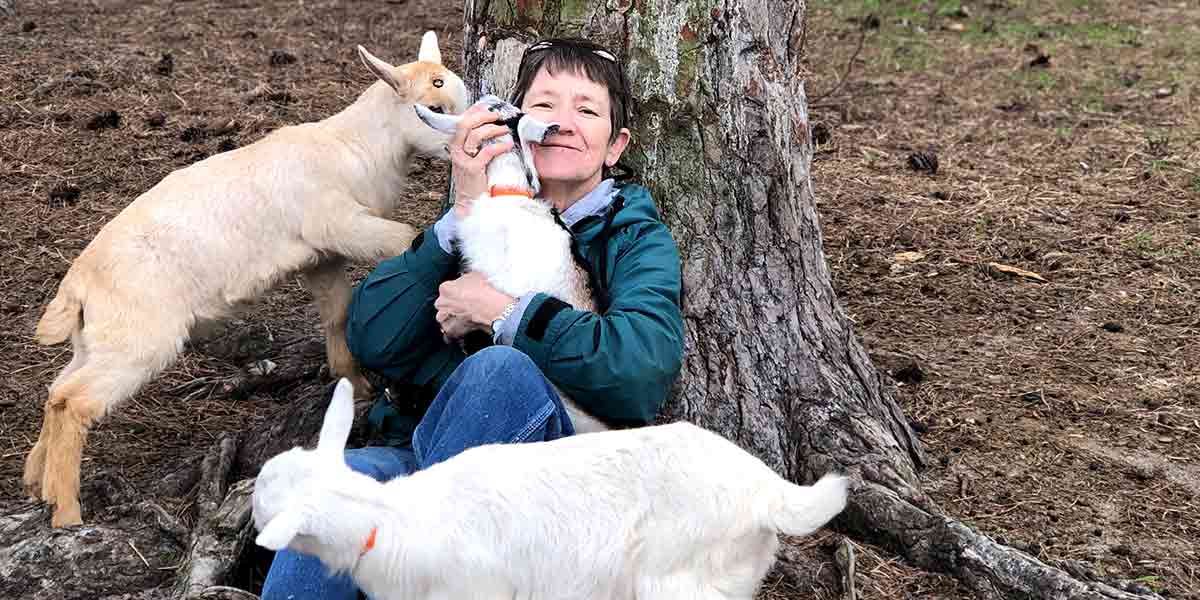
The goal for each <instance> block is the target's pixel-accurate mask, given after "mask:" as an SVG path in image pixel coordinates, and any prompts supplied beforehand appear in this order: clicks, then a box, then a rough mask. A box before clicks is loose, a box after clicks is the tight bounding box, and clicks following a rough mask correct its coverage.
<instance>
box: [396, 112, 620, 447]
mask: <svg viewBox="0 0 1200 600" xmlns="http://www.w3.org/2000/svg"><path fill="white" fill-rule="evenodd" d="M476 104H482V105H485V106H487V107H489V109H490V110H493V111H495V112H497V113H499V115H500V117H501V119H508V118H512V117H516V116H520V119H519V120H518V121H517V137H518V138H520V143H519V144H514V146H513V149H512V150H510V151H508V152H505V153H504V154H501V155H499V156H496V157H495V158H493V159H492V160H491V162H489V163H488V168H487V176H488V187H489V188H492V187H496V188H502V189H507V190H527V191H529V192H530V193H531V194H532V195H533V197H532V198H531V197H527V196H524V195H522V194H498V195H496V196H491V195H490V194H489V193H486V192H485V193H484V194H483V196H481V197H480V198H478V199H476V200H475V201H474V202H473V203H472V204H471V210H470V212H469V214H468V215H467V216H466V217H464V218H463V219H462V220H460V221H459V223H458V239H459V250H460V252H461V253H462V257H463V265H464V267H465V269H466V270H470V271H476V272H479V273H482V274H483V275H484V276H486V277H487V280H488V282H489V283H491V284H492V286H493V287H495V288H496V289H497V290H499V291H501V292H504V293H505V294H508V295H509V296H513V297H514V298H515V297H519V296H523V295H525V294H529V293H535V292H541V293H544V294H547V295H549V296H553V297H555V298H558V299H559V300H562V301H563V302H566V303H567V304H570V305H571V306H572V307H574V308H576V309H579V310H588V311H591V310H595V303H594V300H593V298H592V290H591V289H590V286H589V285H588V275H587V272H586V271H584V270H582V269H580V268H579V266H578V265H577V264H576V263H575V260H574V258H573V257H572V255H571V234H570V233H569V232H568V231H567V230H565V229H564V228H563V227H562V226H561V225H559V224H558V223H557V222H555V219H554V214H553V213H552V212H551V205H550V203H549V202H548V201H546V200H545V199H542V198H537V193H538V191H539V189H540V182H539V180H538V175H537V168H536V167H535V166H534V164H533V152H532V150H531V147H530V146H531V144H533V143H541V142H542V141H543V140H544V139H545V137H546V136H547V135H550V134H552V133H554V132H555V131H556V130H557V128H558V125H557V124H555V123H544V122H541V121H538V120H537V119H534V118H533V117H530V116H528V115H524V114H522V113H521V111H520V110H519V109H518V108H517V107H515V106H513V105H512V104H510V103H508V102H505V101H504V100H501V99H500V98H498V97H496V96H490V95H489V96H484V97H482V98H480V99H479V100H478V101H477V102H476ZM415 108H416V111H417V114H418V115H420V117H421V119H422V120H423V121H425V122H426V123H427V124H429V126H430V127H433V128H434V129H437V130H438V131H441V132H443V133H447V134H449V133H452V132H453V131H454V128H455V126H456V125H457V124H458V121H459V120H460V119H461V117H458V116H453V115H444V114H437V113H433V112H431V111H429V110H427V109H425V107H423V106H421V105H420V104H418V105H416V107H415ZM511 139H512V136H511V135H503V136H499V137H496V138H493V139H491V140H489V141H488V142H486V143H502V142H504V141H508V140H511ZM555 389H556V391H557V392H558V395H559V397H560V398H562V400H563V405H564V407H565V408H566V410H567V413H568V414H569V415H570V417H571V422H572V425H573V426H574V427H575V430H576V432H577V433H591V432H595V431H604V430H607V429H608V426H607V425H605V424H604V423H603V422H602V421H600V420H599V419H597V418H595V417H594V416H592V415H590V414H588V413H587V411H585V410H583V409H582V408H581V407H580V406H579V405H578V404H577V403H576V402H575V401H574V400H572V399H571V398H570V397H569V396H568V395H567V394H565V393H564V392H563V391H562V390H561V389H559V388H558V387H557V386H555Z"/></svg>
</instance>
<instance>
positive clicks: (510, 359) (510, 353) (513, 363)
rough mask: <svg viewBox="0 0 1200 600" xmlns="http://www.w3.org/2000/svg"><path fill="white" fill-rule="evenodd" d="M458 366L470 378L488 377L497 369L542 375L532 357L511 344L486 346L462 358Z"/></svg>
mask: <svg viewBox="0 0 1200 600" xmlns="http://www.w3.org/2000/svg"><path fill="white" fill-rule="evenodd" d="M459 368H460V369H463V370H464V375H465V376H467V377H471V378H473V377H488V376H491V375H493V374H495V373H496V372H498V371H507V372H508V373H509V374H510V375H515V376H517V377H526V376H529V377H533V376H537V377H539V378H540V377H541V376H542V372H541V370H540V369H538V367H537V365H535V364H534V363H533V359H532V358H529V355H527V354H525V353H524V352H521V351H520V350H517V349H516V348H513V347H512V346H500V345H497V346H488V347H487V348H484V349H483V350H480V351H478V352H476V353H475V354H472V355H471V356H468V357H467V358H466V359H464V360H463V362H462V364H461V365H459Z"/></svg>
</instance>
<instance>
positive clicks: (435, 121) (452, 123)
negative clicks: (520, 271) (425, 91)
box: [413, 104, 462, 135]
mask: <svg viewBox="0 0 1200 600" xmlns="http://www.w3.org/2000/svg"><path fill="white" fill-rule="evenodd" d="M413 109H415V110H416V111H417V117H418V118H419V119H421V121H422V122H423V123H425V124H426V125H428V126H430V127H432V128H434V129H435V130H437V131H440V132H442V133H445V134H448V135H454V129H455V128H456V127H458V122H459V121H460V120H462V115H447V114H444V113H435V112H433V111H432V110H429V109H428V108H426V107H425V106H424V105H422V104H413Z"/></svg>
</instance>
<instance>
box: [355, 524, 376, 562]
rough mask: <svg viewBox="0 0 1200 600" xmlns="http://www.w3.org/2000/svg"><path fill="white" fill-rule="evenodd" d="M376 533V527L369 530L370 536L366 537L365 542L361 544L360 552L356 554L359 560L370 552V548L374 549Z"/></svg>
mask: <svg viewBox="0 0 1200 600" xmlns="http://www.w3.org/2000/svg"><path fill="white" fill-rule="evenodd" d="M378 532H379V528H378V527H372V528H371V535H369V536H367V541H365V542H363V546H362V550H361V551H359V553H358V556H359V558H362V556H363V555H364V554H366V553H367V552H368V551H370V550H371V548H374V547H375V534H376V533H378Z"/></svg>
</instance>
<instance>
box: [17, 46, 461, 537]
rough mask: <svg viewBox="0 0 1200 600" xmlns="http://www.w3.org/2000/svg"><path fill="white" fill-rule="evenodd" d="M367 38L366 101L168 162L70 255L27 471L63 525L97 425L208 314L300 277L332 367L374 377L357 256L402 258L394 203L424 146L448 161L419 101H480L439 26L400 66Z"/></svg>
mask: <svg viewBox="0 0 1200 600" xmlns="http://www.w3.org/2000/svg"><path fill="white" fill-rule="evenodd" d="M358 50H359V54H360V57H361V58H362V60H363V62H364V63H365V64H366V65H367V66H368V67H369V68H370V69H371V70H372V71H373V72H374V73H375V74H376V75H377V76H378V77H379V78H380V81H377V82H375V83H374V84H372V85H371V86H370V87H368V88H367V89H366V90H365V91H364V92H363V93H362V94H361V95H360V96H359V97H358V98H357V100H356V101H355V102H354V103H353V104H351V105H350V106H348V107H347V108H345V109H344V110H342V111H341V112H338V113H337V114H334V115H332V116H330V117H328V118H326V119H324V120H322V121H319V122H314V123H305V124H301V125H295V126H290V127H284V128H282V129H279V130H277V131H275V132H273V133H271V134H269V135H267V136H266V137H264V138H263V139H261V140H259V141H257V142H255V143H253V144H250V145H248V146H245V147H243V148H240V149H237V150H233V151H230V152H226V153H223V154H218V155H216V156H213V157H211V158H208V159H205V160H203V161H201V162H198V163H195V164H193V165H191V166H188V167H186V168H183V169H180V170H178V171H175V172H173V173H171V174H169V175H167V176H166V177H165V178H163V180H162V181H160V182H159V183H158V184H157V185H155V186H154V187H152V188H151V189H150V190H148V191H146V192H145V193H144V194H142V195H141V196H139V197H138V198H137V199H135V200H134V201H133V202H132V203H130V204H129V206H127V207H126V208H125V209H124V210H123V211H121V213H120V214H118V215H117V216H116V217H115V218H114V219H113V220H112V221H111V222H109V223H108V224H106V225H105V226H104V227H103V228H102V229H101V230H100V232H99V233H98V234H97V235H96V237H95V239H93V240H92V242H91V243H90V244H88V246H87V248H85V249H84V250H83V252H82V253H81V254H80V255H79V257H78V258H76V259H75V261H74V262H73V263H72V265H71V268H70V270H68V272H67V274H66V276H65V277H64V278H63V281H62V282H61V284H60V286H59V289H58V294H57V295H56V296H55V297H54V299H53V300H52V301H51V302H50V304H49V305H48V306H47V307H46V311H45V314H44V315H43V316H42V319H41V321H40V322H39V323H38V326H37V333H36V338H37V340H38V342H40V343H42V344H56V343H60V342H62V341H65V340H66V339H68V338H69V339H70V340H71V343H72V346H73V352H74V354H73V357H72V359H71V362H70V363H69V364H68V365H67V366H66V367H65V368H64V369H63V370H62V372H60V373H59V375H58V377H57V378H56V379H55V380H54V382H53V383H52V384H51V386H50V393H49V398H48V399H47V401H46V404H45V414H44V421H43V424H42V430H41V433H40V435H39V437H38V440H37V443H36V444H35V445H34V447H33V449H32V450H31V451H30V453H29V456H28V457H27V459H26V462H25V474H24V485H25V489H26V491H27V492H28V493H29V494H30V495H31V496H34V497H40V498H42V499H43V500H46V501H48V502H50V503H52V504H53V505H54V515H53V518H52V523H53V525H54V526H55V527H60V526H66V525H74V524H79V523H81V522H82V519H81V511H80V505H79V479H80V473H79V468H80V461H81V458H82V451H83V446H84V442H85V440H86V438H87V433H88V430H89V429H90V428H91V426H92V425H93V424H94V423H95V422H96V421H97V420H99V419H101V418H102V417H104V415H105V414H107V413H108V412H110V411H112V410H113V409H115V408H116V407H117V406H118V405H119V404H121V403H122V402H123V401H125V400H126V399H128V398H129V397H130V396H132V395H134V394H135V393H136V392H137V391H138V390H139V389H140V388H141V386H142V385H143V384H144V383H146V382H147V381H148V380H150V379H151V378H153V377H154V376H155V375H156V374H158V373H159V372H160V371H162V370H163V369H165V368H166V367H168V366H169V365H171V364H172V363H173V362H174V360H175V359H176V357H177V355H178V354H179V353H180V351H181V350H182V349H183V346H184V344H185V342H186V341H187V340H188V338H189V335H190V334H191V332H193V331H194V330H195V328H196V326H197V325H200V324H203V323H204V322H207V321H215V320H219V319H222V318H225V317H228V316H229V315H230V314H231V313H232V312H233V311H234V310H235V308H236V307H237V306H238V305H240V304H243V303H246V302H250V301H253V300H255V299H256V298H258V297H260V296H261V295H262V294H263V293H264V292H266V291H267V290H268V289H270V288H271V287H273V286H274V285H275V284H276V283H278V282H279V281H280V280H282V279H284V278H286V277H288V276H292V275H295V274H300V275H301V276H302V278H303V281H304V284H305V286H306V287H307V288H308V289H309V291H310V292H311V293H312V295H313V297H314V299H315V302H316V305H317V307H318V310H319V313H320V316H321V321H322V329H323V332H324V335H325V337H326V352H327V359H328V361H329V366H330V370H331V371H332V373H333V374H335V375H344V376H346V377H349V378H351V379H352V380H353V381H354V382H355V387H356V388H357V387H359V386H362V389H363V390H364V392H365V391H367V390H369V386H368V384H367V382H366V380H365V379H364V378H363V377H362V375H361V373H359V370H358V367H357V365H356V364H355V362H354V359H353V358H352V357H351V355H350V352H349V349H348V348H347V346H346V340H345V325H346V323H345V319H346V309H347V307H348V304H349V301H350V284H349V282H348V281H347V280H346V276H345V272H344V270H345V264H346V261H347V260H357V261H375V260H379V259H381V258H385V257H391V256H395V255H398V254H400V253H402V252H403V251H404V250H406V249H407V248H408V246H409V245H410V243H411V242H412V240H413V239H414V238H415V237H416V235H417V230H416V229H415V228H414V227H412V226H411V225H408V224H404V223H398V222H395V221H392V220H389V219H387V218H385V216H386V215H387V214H388V213H389V212H390V211H391V210H392V209H393V208H394V207H395V205H396V204H397V202H398V201H399V200H400V199H401V196H400V192H401V185H402V183H403V181H404V178H405V177H406V172H407V169H408V166H409V164H410V163H411V161H412V159H413V158H414V157H415V156H434V157H441V158H445V157H446V151H445V144H446V143H447V142H448V140H449V138H448V137H447V136H445V135H443V134H440V133H438V132H435V131H432V130H431V129H430V128H429V127H426V126H425V125H424V124H422V123H421V122H420V121H419V120H418V119H417V117H416V114H415V112H414V110H413V108H412V103H413V102H419V103H421V104H423V105H426V106H429V105H431V104H432V105H436V106H439V107H441V108H442V109H443V110H445V111H446V112H447V113H454V114H457V113H461V112H462V111H463V110H465V109H466V104H467V102H466V88H465V86H464V85H463V83H462V81H461V79H460V78H459V77H458V76H457V75H455V74H454V73H453V72H451V71H450V70H448V69H447V68H446V67H444V66H443V65H442V64H441V53H440V51H439V49H438V47H437V38H436V36H434V34H433V32H428V33H426V34H425V38H424V39H423V40H422V44H421V50H420V52H419V55H418V60H417V61H414V62H411V63H408V64H406V65H402V66H399V67H393V66H391V65H389V64H387V63H385V62H383V61H381V60H379V59H378V58H375V57H374V56H372V55H371V54H370V53H369V52H367V51H366V50H364V49H363V48H362V47H361V46H360V47H359V49H358Z"/></svg>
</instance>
